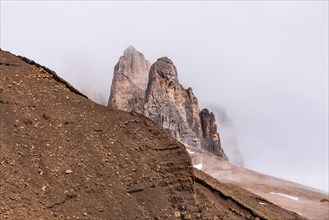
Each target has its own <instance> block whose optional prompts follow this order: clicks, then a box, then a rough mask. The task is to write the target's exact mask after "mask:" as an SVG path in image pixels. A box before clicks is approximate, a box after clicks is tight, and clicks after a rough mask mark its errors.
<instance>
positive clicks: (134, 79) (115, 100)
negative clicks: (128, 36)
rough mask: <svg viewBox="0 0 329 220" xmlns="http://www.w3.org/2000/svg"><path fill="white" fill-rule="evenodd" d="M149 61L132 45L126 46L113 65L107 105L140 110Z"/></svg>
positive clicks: (128, 109)
mask: <svg viewBox="0 0 329 220" xmlns="http://www.w3.org/2000/svg"><path fill="white" fill-rule="evenodd" d="M149 69H150V63H149V62H148V61H147V60H146V59H145V58H144V55H143V54H142V53H140V52H138V51H137V50H136V49H135V48H134V47H132V46H130V47H128V48H127V49H126V50H125V51H124V52H123V56H121V57H120V59H119V61H118V63H117V64H116V65H115V67H114V74H113V81H112V86H111V94H110V98H109V103H108V105H109V106H111V107H114V108H118V109H122V110H126V111H131V110H135V111H137V112H142V103H143V102H144V101H143V100H144V93H145V90H146V87H147V81H148V72H149Z"/></svg>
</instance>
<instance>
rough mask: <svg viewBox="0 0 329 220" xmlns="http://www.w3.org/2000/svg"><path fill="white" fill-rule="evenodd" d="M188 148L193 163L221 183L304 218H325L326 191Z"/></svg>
mask: <svg viewBox="0 0 329 220" xmlns="http://www.w3.org/2000/svg"><path fill="white" fill-rule="evenodd" d="M190 152H192V154H190V156H191V158H192V162H193V163H194V164H202V168H201V169H202V171H204V172H206V173H208V174H210V175H211V176H213V177H215V178H216V179H218V180H220V181H222V182H224V183H230V184H234V185H237V186H240V187H242V188H244V189H246V190H249V191H251V192H253V193H255V194H257V195H258V196H261V197H262V198H264V199H266V200H268V201H270V202H272V203H274V204H276V205H279V206H281V207H283V208H285V209H287V210H290V211H294V212H296V213H299V214H300V215H302V216H304V217H306V218H310V219H318V220H322V219H329V195H328V193H325V192H321V191H319V190H316V189H313V188H310V187H307V186H303V185H301V184H297V183H294V182H290V181H287V180H284V179H280V178H275V177H272V176H268V175H264V174H261V173H258V172H255V171H252V170H249V169H246V168H243V167H238V166H235V165H233V164H231V163H229V162H227V161H224V160H222V159H221V158H218V157H216V156H214V155H212V154H209V153H208V152H206V151H203V150H199V149H195V148H194V149H192V148H190ZM262 204H263V205H267V203H266V202H263V203H262Z"/></svg>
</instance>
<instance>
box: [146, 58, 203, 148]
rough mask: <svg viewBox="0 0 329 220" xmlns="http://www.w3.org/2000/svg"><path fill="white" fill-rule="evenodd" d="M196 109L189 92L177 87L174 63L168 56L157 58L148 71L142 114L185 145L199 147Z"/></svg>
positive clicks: (199, 125) (179, 86) (198, 121)
mask: <svg viewBox="0 0 329 220" xmlns="http://www.w3.org/2000/svg"><path fill="white" fill-rule="evenodd" d="M198 109H199V107H198V101H197V99H196V97H195V96H194V95H193V92H192V89H190V88H189V89H188V90H185V89H184V88H183V87H182V85H180V84H179V81H178V77H177V70H176V67H175V66H174V64H173V62H172V61H171V60H170V59H168V58H167V57H163V58H160V59H158V60H157V61H156V62H155V63H154V64H153V65H152V66H151V69H150V74H149V82H148V86H147V90H146V93H145V104H144V115H145V116H147V117H149V118H151V119H153V120H154V121H155V122H156V123H157V124H158V125H160V126H161V127H162V128H164V129H165V130H166V131H168V132H169V133H170V134H171V135H172V136H174V137H175V138H177V139H178V140H180V141H181V142H183V143H184V144H187V145H191V146H195V147H200V146H201V142H200V138H201V137H202V136H201V123H200V117H198V114H199V110H198Z"/></svg>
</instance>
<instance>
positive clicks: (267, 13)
mask: <svg viewBox="0 0 329 220" xmlns="http://www.w3.org/2000/svg"><path fill="white" fill-rule="evenodd" d="M129 45H133V46H134V47H135V48H136V49H137V50H139V51H140V52H142V53H143V54H144V55H145V57H146V58H147V59H148V60H149V61H150V62H151V63H153V62H155V60H156V59H157V58H158V57H162V56H168V57H169V58H171V59H172V60H173V62H174V63H175V65H176V67H177V69H178V74H179V79H180V81H181V83H182V84H183V86H184V87H186V88H187V87H189V86H190V87H192V88H193V91H194V94H195V95H196V96H197V97H198V99H199V101H200V103H201V107H207V106H208V105H211V106H221V108H222V107H224V108H225V109H226V112H227V115H228V117H229V118H230V119H231V121H232V124H233V127H234V134H235V135H234V136H235V137H236V143H237V144H238V146H239V149H240V151H241V153H242V157H243V160H244V166H245V167H247V168H251V169H254V170H256V171H260V172H263V173H266V174H270V175H273V176H277V177H281V178H285V179H289V180H292V181H295V182H299V183H302V184H304V185H309V186H312V187H315V188H318V189H322V190H325V191H329V190H328V2H327V1H287V2H284V1H277V2H276V1H264V2H262V1H220V2H215V1H207V2H201V1H200V2H196V1H193V2H185V1H181V2H173V1H156V2H148V1H143V2H137V1H133V2H128V1H123V2H114V1H96V2H93V1H70V2H65V1H45V2H41V1H34V2H25V1H13V2H10V1H1V49H3V50H8V51H11V52H12V53H15V54H20V55H23V56H26V57H28V58H31V59H34V60H35V61H36V62H38V63H40V64H42V65H45V66H47V67H49V68H50V69H52V70H54V71H56V72H57V73H58V74H59V75H60V76H61V77H63V78H64V79H65V80H67V81H69V82H70V83H71V84H72V85H74V86H75V87H76V88H78V89H79V90H81V91H82V92H83V93H85V94H86V95H88V96H89V97H90V98H92V99H93V100H95V101H97V102H100V103H103V104H105V103H107V98H108V96H109V91H110V86H111V81H112V76H113V68H114V65H115V63H116V62H117V61H118V59H119V57H120V56H121V55H122V52H123V50H124V49H125V48H127V47H128V46H129ZM219 131H220V128H219ZM224 149H225V146H224Z"/></svg>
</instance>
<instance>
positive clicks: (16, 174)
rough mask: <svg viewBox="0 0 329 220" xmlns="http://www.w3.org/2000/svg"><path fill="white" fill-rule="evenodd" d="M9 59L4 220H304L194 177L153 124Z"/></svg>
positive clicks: (2, 165)
mask: <svg viewBox="0 0 329 220" xmlns="http://www.w3.org/2000/svg"><path fill="white" fill-rule="evenodd" d="M0 55H1V56H0V70H1V74H0V219H64V218H65V219H174V218H182V219H257V218H258V219H267V218H268V219H272V218H273V219H275V218H277V217H278V219H299V217H298V216H296V215H294V214H293V213H291V212H288V211H286V210H284V209H281V208H279V207H276V208H275V210H270V209H268V210H267V209H266V208H264V210H263V209H261V212H258V211H257V210H258V208H257V207H256V208H255V207H252V205H250V204H249V203H248V204H244V201H248V198H252V197H253V196H254V195H253V194H250V193H248V192H247V191H241V190H238V191H237V193H238V196H237V195H236V194H235V188H234V186H225V187H227V188H225V187H224V186H223V185H222V186H223V187H224V188H225V190H224V189H223V188H221V187H219V186H221V183H219V182H218V181H217V182H216V181H215V180H213V179H209V178H208V177H204V176H202V175H203V174H200V175H199V174H197V175H196V177H195V176H194V174H193V169H192V164H191V160H190V158H189V156H188V154H187V151H186V150H185V147H184V146H183V145H182V144H180V143H179V142H177V141H176V140H175V139H174V138H172V137H170V136H169V135H167V134H166V132H164V131H163V130H162V129H160V128H159V127H158V126H156V125H155V123H153V122H152V121H151V120H149V119H147V118H145V117H143V116H140V115H138V114H136V113H133V112H132V113H130V114H129V113H126V112H123V111H119V110H114V109H111V108H108V107H105V106H102V105H98V104H96V103H94V102H92V101H90V100H89V99H87V98H86V97H85V96H84V95H83V94H81V93H80V92H79V91H77V90H76V89H74V88H73V87H72V86H70V85H69V84H68V83H67V82H65V81H64V80H63V79H61V78H60V77H58V76H57V75H56V74H55V73H54V72H53V71H51V70H49V69H47V68H45V67H43V66H41V65H39V64H36V63H35V62H33V61H31V60H28V59H26V58H23V57H17V56H14V55H12V54H10V53H9V52H5V51H0ZM228 191H229V192H230V193H233V194H234V196H236V197H239V199H240V200H239V199H237V198H235V197H234V196H232V195H231V194H228V193H227V192H228ZM267 212H268V213H275V215H273V216H272V215H266V214H264V213H267Z"/></svg>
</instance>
